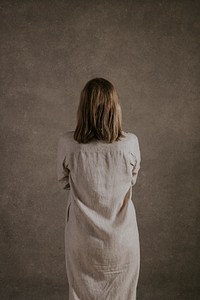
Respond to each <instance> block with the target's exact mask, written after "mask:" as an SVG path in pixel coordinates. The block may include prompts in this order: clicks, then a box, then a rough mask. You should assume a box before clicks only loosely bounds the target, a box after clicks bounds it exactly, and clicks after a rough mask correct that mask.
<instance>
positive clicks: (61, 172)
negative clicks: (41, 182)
mask: <svg viewBox="0 0 200 300" xmlns="http://www.w3.org/2000/svg"><path fill="white" fill-rule="evenodd" d="M66 152H67V151H66V144H65V140H64V137H63V136H61V137H60V138H59V141H58V148H57V180H58V182H59V184H60V185H61V187H62V189H65V190H69V189H70V184H69V173H70V171H69V169H68V168H67V167H68V165H67V161H66V158H67V157H66V154H67V153H66Z"/></svg>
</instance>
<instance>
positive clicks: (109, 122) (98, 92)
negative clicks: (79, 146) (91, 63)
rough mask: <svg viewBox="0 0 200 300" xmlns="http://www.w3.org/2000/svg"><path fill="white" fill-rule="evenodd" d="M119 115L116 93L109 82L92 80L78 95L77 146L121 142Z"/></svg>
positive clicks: (120, 118)
mask: <svg viewBox="0 0 200 300" xmlns="http://www.w3.org/2000/svg"><path fill="white" fill-rule="evenodd" d="M121 126H122V113H121V107H120V104H119V99H118V95H117V92H116V90H115V88H114V86H113V85H112V83H110V82H109V81H108V80H106V79H104V78H94V79H92V80H90V81H88V82H87V83H86V85H85V87H84V88H83V90H82V91H81V95H80V102H79V106H78V110H77V125H76V129H75V132H74V139H75V140H76V141H78V142H79V143H88V142H90V141H91V140H103V141H106V142H108V143H112V142H113V141H117V140H120V137H124V135H123V133H122V128H121Z"/></svg>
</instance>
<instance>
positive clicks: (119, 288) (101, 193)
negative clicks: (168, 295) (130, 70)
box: [57, 131, 141, 300]
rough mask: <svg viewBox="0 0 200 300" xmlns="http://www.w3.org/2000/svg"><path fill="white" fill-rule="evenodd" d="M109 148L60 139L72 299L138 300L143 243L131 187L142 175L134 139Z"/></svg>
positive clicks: (65, 137)
mask: <svg viewBox="0 0 200 300" xmlns="http://www.w3.org/2000/svg"><path fill="white" fill-rule="evenodd" d="M123 133H124V137H123V138H121V140H118V141H114V142H112V143H107V142H103V141H99V140H96V141H92V142H90V143H86V144H83V143H78V142H77V141H75V140H74V132H73V131H71V132H67V133H65V134H63V135H62V136H61V137H60V140H59V146H58V160H57V161H58V164H57V175H58V180H59V181H60V182H61V183H62V182H64V183H65V188H66V189H69V195H68V196H69V198H68V205H67V215H66V235H65V242H66V266H67V274H68V280H69V286H70V287H69V288H70V300H71V299H81V300H84V299H88V300H89V299H90V300H91V299H101V300H102V299H113V300H117V299H120V300H121V299H127V300H132V299H135V294H136V285H137V281H138V275H139V237H138V229H137V222H136V216H135V209H134V205H133V203H132V201H131V196H132V186H133V185H134V184H135V182H136V179H137V175H138V171H139V169H140V160H141V157H140V149H139V143H138V139H137V137H136V135H135V134H133V133H125V132H123Z"/></svg>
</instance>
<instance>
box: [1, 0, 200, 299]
mask: <svg viewBox="0 0 200 300" xmlns="http://www.w3.org/2000/svg"><path fill="white" fill-rule="evenodd" d="M0 13H1V17H0V22H1V25H0V39H1V40H0V45H1V46H0V47H1V50H0V51H1V68H0V74H1V102H0V105H1V109H0V118H1V177H0V179H1V189H0V191H1V192H0V193H1V219H0V220H1V224H2V230H1V238H0V246H1V258H2V263H1V268H0V271H1V277H2V280H1V283H2V289H1V294H0V298H1V299H20V300H23V299H26V300H27V299H34V300H35V299H48V300H49V299H58V300H60V299H67V298H66V295H67V278H66V275H65V263H64V220H65V207H66V201H67V195H66V194H65V192H64V191H62V190H60V188H59V186H58V184H57V181H56V174H55V172H56V168H55V164H56V149H57V140H58V136H59V134H60V133H62V132H64V131H66V130H73V129H74V128H75V121H76V119H75V115H76V109H77V105H78V101H79V94H80V90H81V89H82V87H83V85H84V84H85V83H86V81H87V80H89V79H91V78H93V77H96V76H102V77H105V78H107V79H109V80H111V81H112V82H113V83H114V85H115V86H116V88H117V90H118V93H119V96H120V101H121V106H122V111H123V125H124V130H126V131H130V132H135V133H136V134H137V136H138V138H139V141H140V147H141V155H142V162H141V171H140V175H139V176H138V182H137V184H136V186H135V188H134V191H133V196H134V203H135V207H136V211H137V218H138V226H139V231H140V240H141V273H140V280H139V286H138V300H168V299H169V300H173V299H174V300H179V299H180V300H183V299H187V300H189V299H192V300H195V299H197V298H198V283H199V282H198V275H199V274H198V273H199V269H198V268H199V265H198V262H197V255H198V252H199V249H198V247H197V236H198V235H197V225H198V223H197V222H198V213H199V200H200V199H199V195H200V184H199V180H200V157H199V150H200V136H199V130H200V122H199V117H200V116H199V115H200V102H199V86H198V79H199V76H198V75H199V73H198V71H199V44H198V38H199V31H200V30H199V25H200V23H199V19H198V17H199V14H200V2H199V1H198V0H197V1H162V0H160V1H128V0H123V1H122V0H121V1H117V0H116V1H104V0H101V1H94V0H93V1H92V0H90V1H88V0H84V1H64V0H63V1H60V0H57V1H39V0H38V1H35V0H34V1H33V0H30V1H28V0H27V1H23V0H21V1H0ZM102 300H103V299H102Z"/></svg>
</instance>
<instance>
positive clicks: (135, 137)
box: [122, 131, 138, 142]
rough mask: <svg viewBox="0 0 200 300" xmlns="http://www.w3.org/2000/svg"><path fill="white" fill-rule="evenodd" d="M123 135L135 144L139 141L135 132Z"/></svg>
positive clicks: (124, 132) (125, 132)
mask: <svg viewBox="0 0 200 300" xmlns="http://www.w3.org/2000/svg"><path fill="white" fill-rule="evenodd" d="M122 133H123V135H124V136H125V138H126V139H127V140H130V141H133V142H135V141H136V142H137V141H138V137H137V135H136V134H135V133H133V132H127V131H122Z"/></svg>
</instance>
